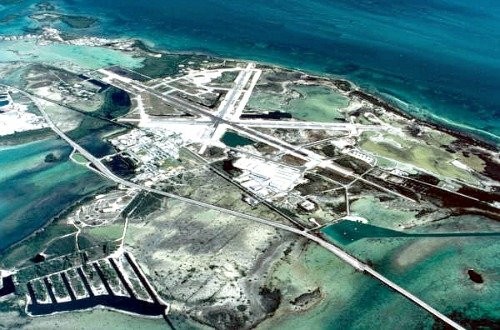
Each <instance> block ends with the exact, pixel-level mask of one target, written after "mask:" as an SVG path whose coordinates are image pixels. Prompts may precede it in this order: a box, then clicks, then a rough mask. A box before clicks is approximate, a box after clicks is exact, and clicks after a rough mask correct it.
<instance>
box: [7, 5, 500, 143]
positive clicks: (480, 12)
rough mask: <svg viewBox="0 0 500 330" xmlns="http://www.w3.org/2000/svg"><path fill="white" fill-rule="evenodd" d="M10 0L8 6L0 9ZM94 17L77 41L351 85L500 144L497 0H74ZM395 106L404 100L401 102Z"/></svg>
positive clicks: (13, 29)
mask: <svg viewBox="0 0 500 330" xmlns="http://www.w3.org/2000/svg"><path fill="white" fill-rule="evenodd" d="M3 2H4V3H5V4H4V5H0V21H1V20H2V18H7V19H5V20H4V21H5V22H3V23H0V24H2V25H0V33H2V34H12V33H23V31H25V29H26V27H30V28H36V27H38V26H39V25H38V24H35V23H34V22H33V21H32V20H30V19H29V17H28V16H29V14H30V13H32V12H33V10H34V7H33V4H35V3H37V2H38V1H33V0H25V1H19V2H16V1H11V0H9V1H5V0H4V1H3ZM1 3H2V1H1V0H0V4H1ZM50 3H52V4H55V5H56V6H57V9H56V10H57V11H59V12H67V13H72V14H74V13H79V14H80V15H85V16H91V17H95V18H97V19H98V20H99V22H98V23H97V24H95V25H94V26H92V27H90V28H86V29H73V28H70V27H68V26H66V25H64V23H53V24H52V25H53V26H55V27H58V28H60V29H63V30H66V31H68V32H71V33H77V34H83V35H104V36H108V37H138V38H142V39H144V40H148V41H149V42H150V43H151V44H154V45H156V46H157V47H161V48H166V49H169V50H180V51H200V52H207V53H212V54H219V55H222V56H228V57H238V58H245V59H253V60H259V61H265V62H271V63H276V64H280V65H285V66H289V67H294V68H300V69H303V70H308V71H313V72H318V73H327V74H334V75H340V76H343V77H346V78H348V79H351V80H353V81H354V82H356V83H358V84H359V85H361V86H362V87H364V88H366V89H368V90H370V91H373V92H376V93H378V94H379V95H383V96H385V97H386V98H387V99H392V100H393V101H394V102H395V103H398V104H399V105H400V106H402V107H403V108H406V110H407V111H408V112H410V113H412V114H414V115H417V116H419V117H421V118H427V119H430V120H432V121H435V122H439V123H446V124H447V125H449V126H455V127H460V129H461V130H464V131H467V132H469V133H471V134H474V135H475V136H478V137H481V138H483V139H485V140H489V141H490V142H494V143H497V144H498V143H499V142H500V138H499V136H500V120H498V118H499V115H500V93H499V92H498V91H499V90H500V4H499V3H498V1H496V0H477V1H469V0H420V1H415V0H398V1H394V0H356V1H353V0H337V1H330V0H310V1H297V0H289V1H286V2H284V1H277V0H253V1H243V0H234V1H225V0H191V1H184V0H170V1H162V0H151V1H133V0H121V1H110V0H107V1H106V0H104V1H103V0H85V1H83V0H66V1H51V2H50ZM396 99H397V100H396Z"/></svg>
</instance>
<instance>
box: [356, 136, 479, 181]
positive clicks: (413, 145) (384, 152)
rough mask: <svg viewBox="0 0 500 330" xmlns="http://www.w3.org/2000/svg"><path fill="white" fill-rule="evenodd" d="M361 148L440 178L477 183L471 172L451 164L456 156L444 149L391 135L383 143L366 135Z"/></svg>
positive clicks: (385, 137) (384, 137)
mask: <svg viewBox="0 0 500 330" xmlns="http://www.w3.org/2000/svg"><path fill="white" fill-rule="evenodd" d="M371 136H373V135H371ZM360 147H361V148H362V149H364V150H366V151H369V152H372V153H374V154H376V155H378V156H382V157H386V158H390V159H393V160H395V161H398V162H401V163H407V164H411V165H414V166H415V167H418V168H420V169H423V170H425V171H429V172H431V173H434V174H436V175H438V176H440V177H448V178H456V179H459V180H462V181H464V182H468V183H472V184H475V183H476V182H477V179H476V178H475V177H474V176H473V175H472V174H471V173H470V172H468V171H467V170H464V169H461V168H458V167H456V166H455V165H453V164H451V162H452V161H453V160H454V159H456V156H455V155H453V154H451V153H449V152H447V151H446V150H444V149H442V148H438V147H434V146H429V145H425V144H422V143H419V142H417V141H414V140H406V139H402V138H400V137H399V136H396V135H391V134H386V135H384V136H383V140H382V141H373V139H371V138H370V135H368V134H366V135H364V139H363V140H361V143H360Z"/></svg>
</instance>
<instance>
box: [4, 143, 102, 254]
mask: <svg viewBox="0 0 500 330" xmlns="http://www.w3.org/2000/svg"><path fill="white" fill-rule="evenodd" d="M70 152H71V148H70V147H69V146H67V145H66V144H65V143H64V142H62V141H61V140H58V139H55V138H52V139H47V140H43V141H39V142H34V143H28V144H23V145H19V146H15V147H9V148H5V147H0V168H1V171H0V219H1V221H0V251H1V250H2V249H5V248H6V247H8V246H9V245H11V244H13V243H15V242H17V241H19V240H21V239H22V238H24V237H26V236H27V235H29V234H31V233H32V232H34V231H35V230H37V229H38V228H41V227H42V226H43V225H45V224H46V223H47V221H48V220H49V219H51V218H53V217H54V216H56V215H57V214H58V213H59V212H61V211H62V210H64V209H65V208H67V207H69V206H71V205H72V204H74V203H75V202H76V201H78V200H79V199H81V198H83V197H85V196H88V195H90V194H92V193H93V192H95V191H97V190H98V189H100V188H103V187H106V186H107V185H108V183H107V182H106V181H105V180H103V179H102V177H100V176H99V175H97V174H95V173H93V172H91V171H90V170H87V169H86V168H84V167H82V166H79V165H76V164H74V163H72V162H71V161H70V160H69V158H68V156H69V153H70ZM49 153H53V154H54V155H56V156H57V157H58V158H59V159H60V160H59V161H57V162H53V163H47V162H45V156H46V155H48V154H49Z"/></svg>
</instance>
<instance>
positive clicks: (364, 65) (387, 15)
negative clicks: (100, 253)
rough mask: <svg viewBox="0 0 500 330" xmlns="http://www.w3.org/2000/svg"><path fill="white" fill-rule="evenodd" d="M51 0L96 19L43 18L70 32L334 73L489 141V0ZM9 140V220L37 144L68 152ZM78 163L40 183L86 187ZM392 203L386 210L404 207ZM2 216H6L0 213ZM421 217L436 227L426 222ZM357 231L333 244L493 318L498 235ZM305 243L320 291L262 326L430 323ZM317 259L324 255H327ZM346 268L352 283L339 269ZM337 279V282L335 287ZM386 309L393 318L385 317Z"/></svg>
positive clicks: (80, 191) (14, 14) (12, 12)
mask: <svg viewBox="0 0 500 330" xmlns="http://www.w3.org/2000/svg"><path fill="white" fill-rule="evenodd" d="M39 2H40V1H33V0H0V34H2V35H13V34H17V35H19V34H25V33H30V32H33V31H36V29H37V28H39V27H40V25H39V24H38V23H36V22H34V21H33V20H31V19H30V18H29V16H30V15H31V14H33V13H34V12H36V11H37V9H36V4H37V3H39ZM50 3H51V4H53V5H54V6H55V9H54V11H57V12H60V13H67V14H71V15H82V16H86V17H93V18H96V19H97V23H96V24H94V25H93V26H90V27H88V28H72V27H69V26H67V25H65V24H64V23H63V22H53V23H51V24H50V26H52V27H55V28H58V29H60V30H62V31H64V32H67V33H70V34H73V35H82V36H104V37H110V38H139V39H141V40H143V41H145V42H146V43H147V44H148V45H150V46H152V47H155V48H158V49H163V50H170V51H182V52H199V53H206V54H213V55H218V56H223V57H231V58H241V59H246V60H255V61H260V62H266V63H272V64H276V65H280V66H285V67H289V68H296V69H300V70H304V71H308V72H311V73H316V74H322V75H332V76H335V77H341V78H345V79H348V80H351V81H353V82H355V83H356V84H358V85H359V86H361V87H362V88H364V89H365V90H368V91H370V92H372V93H375V94H377V95H379V96H381V97H383V98H384V99H386V100H387V101H390V102H393V103H395V104H396V105H398V106H399V107H401V108H402V109H403V110H404V111H407V112H408V113H410V114H412V115H414V116H416V117H418V118H421V119H425V120H428V121H431V122H433V123H437V124H440V125H444V126H447V127H450V128H455V129H457V130H460V131H461V132H464V133H466V134H469V135H471V136H473V137H476V138H478V139H481V140H483V141H486V142H489V143H491V144H495V145H500V120H499V118H500V92H499V91H500V3H499V2H498V0H476V1H470V0H418V1H417V0H335V1H334V0H308V1H304V0H303V1H298V0H288V1H279V0H252V1H248V0H247V1H244V0H231V1H227V0H190V1H185V0H168V1H165V0H150V1H136V0H120V1H113V0H65V1H62V0H52V1H50ZM0 51H1V50H0ZM0 54H1V52H0ZM1 60H2V59H1V58H0V61H1ZM18 148H20V149H19V150H16V149H5V150H3V155H4V157H5V160H3V163H0V166H2V167H0V178H3V179H4V180H5V181H2V182H0V186H1V185H3V187H0V192H1V193H2V196H1V198H3V199H2V200H0V201H2V202H3V203H4V204H3V205H4V206H2V205H0V213H1V212H4V213H2V215H3V216H4V217H5V218H7V217H11V218H12V219H15V218H16V217H15V216H13V214H14V213H13V212H15V211H16V209H17V206H16V204H5V203H14V202H12V201H11V200H9V198H13V194H15V193H16V194H21V193H23V194H24V193H25V192H29V191H30V190H32V189H33V187H36V186H35V185H33V182H36V181H37V178H36V176H37V175H39V174H38V173H40V169H42V168H43V167H44V166H46V167H48V166H49V165H48V164H45V163H43V157H44V155H46V154H47V153H48V152H50V150H60V151H59V152H61V153H62V154H65V155H66V154H67V152H68V151H67V150H66V149H65V148H66V147H65V146H63V145H61V144H60V142H58V141H51V142H50V143H49V144H47V143H45V142H44V143H41V144H36V143H35V144H33V145H30V146H26V145H25V146H21V147H18ZM25 153H27V156H26V162H28V163H30V164H33V165H30V166H31V167H29V169H28V170H27V172H24V173H23V172H21V170H20V169H19V170H17V169H16V170H11V172H9V173H7V172H5V173H3V174H2V171H4V169H5V168H6V167H3V166H4V165H2V164H8V163H9V162H11V163H12V159H15V158H16V157H18V158H21V157H25V156H23V155H24V154H25ZM63 159H64V160H63V161H62V162H61V163H58V164H50V166H51V167H52V168H53V171H55V172H57V173H68V174H67V175H70V174H69V173H70V172H68V170H69V169H70V168H71V170H74V168H73V167H74V166H76V165H71V164H69V163H67V162H66V156H65V158H63ZM9 166H11V165H9ZM12 166H14V165H12ZM80 171H81V172H71V173H75V174H71V175H75V176H76V175H79V178H80V180H79V181H78V182H81V185H77V186H74V187H72V186H71V185H70V184H69V182H72V180H75V178H71V177H67V180H66V181H65V182H61V183H58V184H59V185H62V186H60V187H59V188H58V187H55V186H54V185H55V182H51V181H50V180H48V181H47V182H49V183H50V184H52V186H47V187H46V188H43V189H44V190H43V191H57V189H62V190H60V191H63V192H65V194H64V196H68V197H67V198H68V199H67V201H75V200H77V199H78V198H80V197H81V196H83V195H85V194H87V193H89V192H91V191H93V190H95V189H98V188H99V184H98V183H97V180H98V179H99V178H96V177H94V176H93V175H92V173H89V172H87V171H83V170H81V169H80ZM21 174H22V175H21ZM26 175H28V176H26ZM55 175H56V174H54V176H55ZM64 178H66V177H64ZM13 180H20V181H13ZM44 180H45V179H44ZM85 180H86V181H85ZM92 180H96V181H95V182H94V181H92ZM5 182H7V183H5ZM83 182H86V183H85V185H87V186H85V185H84V184H83ZM6 184H8V186H6ZM16 185H18V187H19V188H16V190H12V189H8V187H14V186H16ZM61 187H62V188H61ZM85 189H87V190H85ZM66 192H67V194H66ZM33 198H34V200H35V199H36V196H35V197H33ZM47 198H52V197H51V196H50V195H49V196H48V197H47ZM55 198H56V195H54V199H51V201H52V202H51V203H55V202H54V201H55ZM36 200H38V199H36ZM17 202H19V201H17V200H16V203H17ZM19 203H20V202H19ZM33 203H38V202H37V201H34V202H33ZM5 205H9V206H8V207H6V206H5ZM19 205H21V204H19ZM33 205H35V204H33ZM38 205H41V204H38ZM51 205H52V204H51ZM19 207H20V206H19ZM373 209H379V210H380V207H378V206H377V208H374V207H370V212H367V216H366V217H367V218H368V219H369V221H371V223H374V224H375V225H380V226H382V227H384V226H383V225H387V221H388V220H387V219H390V217H388V215H387V214H385V213H384V214H381V215H380V216H379V217H378V218H377V217H375V216H373V212H371V210H373ZM50 211H51V212H53V210H50ZM9 212H10V213H9ZM358 212H361V211H359V210H358ZM26 214H28V213H26ZM14 215H15V214H14ZM46 215H47V216H50V215H51V214H50V213H47V214H46ZM391 216H393V217H395V219H396V220H397V218H398V217H401V216H404V214H399V213H398V214H395V215H391ZM17 218H19V217H17ZM7 219H8V218H7ZM377 219H378V220H377ZM39 220H40V218H36V219H35V220H33V221H39ZM377 221H378V222H377ZM447 221H448V222H449V223H450V224H448V226H449V229H450V230H451V231H453V230H457V229H456V228H455V227H453V226H454V225H453V224H455V223H460V224H462V226H463V227H461V228H465V230H493V231H495V232H499V231H500V229H499V227H498V224H497V223H492V222H491V221H490V220H488V219H484V218H481V217H475V216H466V217H463V218H460V219H458V220H457V219H450V220H447ZM448 222H447V223H448ZM0 223H2V222H0ZM4 226H5V227H4V228H7V229H8V227H7V226H8V224H7V223H5V224H4ZM0 230H5V229H2V228H0ZM422 230H423V231H427V232H433V231H436V230H439V224H432V225H429V228H423V229H422ZM367 235H368V237H365V238H362V239H359V240H357V241H356V242H353V243H349V244H345V246H344V248H346V249H348V250H349V251H350V252H352V253H354V254H356V255H359V256H360V258H369V259H370V261H371V262H372V263H373V265H374V267H375V268H376V269H378V270H379V271H381V272H382V273H384V275H386V276H388V277H389V278H391V279H392V280H394V281H396V282H397V283H399V284H401V285H402V286H404V287H406V288H408V289H410V291H411V292H413V293H415V294H416V295H417V296H420V297H422V298H423V299H424V300H426V301H428V302H429V303H430V304H431V305H433V306H435V307H437V308H438V309H439V310H442V311H443V312H445V313H447V314H451V313H458V314H459V315H461V317H463V318H469V319H475V320H484V319H489V320H497V322H500V315H499V313H498V310H500V309H499V308H498V303H497V302H498V272H499V266H498V262H491V261H492V260H496V259H498V253H497V252H498V240H497V239H495V238H491V237H490V238H488V237H486V238H485V237H467V238H461V237H458V238H454V237H451V238H448V239H446V241H439V240H438V238H432V237H426V238H418V237H413V238H405V237H379V236H378V235H376V233H375V234H374V235H373V237H369V233H368V234H367ZM332 240H334V241H335V239H334V238H332ZM8 243H9V242H3V245H4V246H5V245H8ZM336 243H337V244H340V245H342V244H344V243H343V242H341V241H337V242H336ZM1 248H2V246H1V245H0V249H1ZM311 251H312V252H310V254H311V255H310V256H309V255H308V254H307V253H306V255H307V256H308V257H310V260H312V261H314V262H315V263H316V264H317V265H320V266H317V267H322V268H321V271H322V273H321V274H325V278H329V279H330V280H331V286H330V288H331V291H330V292H325V293H324V294H326V296H327V297H328V299H327V300H326V302H325V303H323V304H322V305H320V306H319V307H318V308H315V309H314V308H313V309H312V311H311V312H310V313H302V314H296V315H293V316H289V315H288V316H286V317H285V318H283V319H279V318H278V319H277V321H276V323H271V324H269V328H280V329H286V328H294V329H338V328H345V329H370V328H374V327H375V328H398V327H403V326H401V325H402V324H403V325H404V327H407V328H415V329H417V328H429V327H431V326H432V322H433V320H432V319H430V318H429V317H428V315H427V314H425V313H424V312H422V311H421V310H418V309H417V310H415V311H413V309H415V307H414V306H413V305H411V304H410V303H408V302H407V301H404V302H403V301H399V300H397V299H399V298H398V296H397V295H395V294H394V293H392V292H390V291H389V290H384V289H383V288H380V287H378V286H377V285H378V284H377V283H372V282H373V281H372V282H370V283H368V282H369V281H371V280H370V279H367V278H366V277H362V276H361V275H360V274H357V275H356V274H354V275H353V274H352V273H345V274H344V273H343V274H344V275H342V276H343V277H342V278H340V277H338V278H337V277H331V276H330V277H328V276H329V275H328V274H330V275H331V274H333V273H332V272H334V271H339V270H338V269H343V268H341V267H342V265H341V264H340V263H339V264H332V263H329V262H325V260H329V259H328V258H334V257H332V256H331V255H327V254H326V252H325V251H323V250H322V249H319V248H318V249H316V250H314V249H311ZM312 261H311V262H312ZM330 265H335V268H328V267H330ZM469 268H474V269H477V270H478V271H480V272H482V274H483V275H484V277H485V283H484V285H476V284H474V283H471V282H470V281H469V279H468V278H467V275H466V274H467V269H469ZM352 278H356V279H358V280H359V282H355V283H354V282H353V281H352V280H349V279H352ZM342 279H343V282H342V281H341V280H342ZM336 281H341V282H336ZM338 283H342V284H341V285H342V288H339V285H340V284H338ZM359 285H361V286H362V287H361V289H360V287H359ZM353 288H356V290H358V289H360V290H361V291H359V290H358V291H356V292H357V293H356V294H355V295H351V296H348V295H347V293H345V292H343V291H342V290H344V291H345V290H350V289H353ZM335 290H337V291H335ZM337 293H338V295H337V296H335V294H337ZM344 297H345V299H344ZM381 306H382V307H383V309H381ZM410 308H411V309H412V311H411V312H410ZM395 315H397V316H398V318H392V317H393V316H395ZM422 315H424V316H422ZM113 317H114V318H120V317H122V316H120V315H114V316H113ZM270 322H274V321H272V319H271V321H270ZM419 322H422V323H419ZM398 325H400V326H398ZM497 325H498V323H497Z"/></svg>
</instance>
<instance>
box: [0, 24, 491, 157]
mask: <svg viewBox="0 0 500 330" xmlns="http://www.w3.org/2000/svg"><path fill="white" fill-rule="evenodd" d="M27 39H37V41H42V42H44V41H45V42H47V43H66V44H74V45H82V46H83V45H86V46H90V47H105V48H110V49H115V50H118V51H125V52H134V51H136V52H137V51H141V52H144V53H147V54H149V55H151V56H154V55H193V56H206V57H210V58H218V59H222V60H228V61H247V62H255V63H257V64H259V65H263V66H269V67H273V68H278V69H285V70H293V71H297V72H300V73H303V74H305V75H308V76H310V77H314V78H318V79H329V80H333V81H347V82H348V83H350V84H351V86H352V91H351V92H349V94H351V93H353V92H357V93H359V94H362V95H363V96H359V97H360V98H364V99H365V100H367V101H369V102H371V103H373V104H375V105H378V106H380V107H382V108H384V110H386V111H389V112H393V113H395V114H397V115H399V116H402V117H404V118H406V119H408V120H414V121H416V122H417V123H418V124H420V125H425V126H427V127H430V128H433V129H436V130H439V131H441V132H443V133H447V134H450V135H452V136H453V137H455V138H457V139H459V140H463V141H464V142H465V143H467V144H471V145H476V146H479V147H483V148H485V149H488V150H489V151H498V150H499V147H500V136H497V135H495V134H493V133H489V132H486V131H483V130H481V129H478V128H473V127H470V126H467V125H465V124H459V123H454V122H452V121H451V120H448V119H446V118H441V117H439V116H436V115H434V114H433V113H431V112H427V113H425V115H427V116H429V117H428V118H419V116H416V115H415V114H412V113H410V112H407V111H405V110H404V109H402V108H401V107H400V106H398V105H397V104H394V103H395V100H398V99H397V98H396V97H395V96H392V95H388V97H384V95H383V93H381V92H377V91H376V90H375V91H374V92H372V91H368V90H367V89H365V88H362V87H360V86H359V84H357V83H355V82H353V81H351V80H349V79H347V78H346V77H344V76H342V75H337V74H332V73H327V72H322V71H316V70H308V69H304V68H300V67H295V66H291V65H282V64H278V63H273V62H269V61H263V60H253V59H249V58H243V57H231V56H228V57H226V56H223V55H221V54H217V53H214V52H209V51H196V50H185V51H181V50H169V49H162V48H160V46H157V45H156V44H155V43H154V42H152V41H150V40H148V39H144V38H137V37H122V38H112V39H108V38H105V37H96V36H85V35H82V36H79V35H76V34H74V35H71V34H69V33H67V32H63V31H60V30H57V29H53V28H38V29H37V31H31V32H30V33H28V32H27V33H26V34H23V35H19V36H7V35H0V42H1V41H12V40H27ZM374 88H375V89H376V87H375V86H374ZM365 97H367V98H365ZM391 99H393V100H392V101H391ZM403 103H404V102H403ZM461 128H463V129H461ZM474 131H476V132H477V133H476V134H475V133H474ZM481 135H490V136H491V137H492V138H491V139H488V138H486V137H482V136H481ZM494 141H498V142H494Z"/></svg>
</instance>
